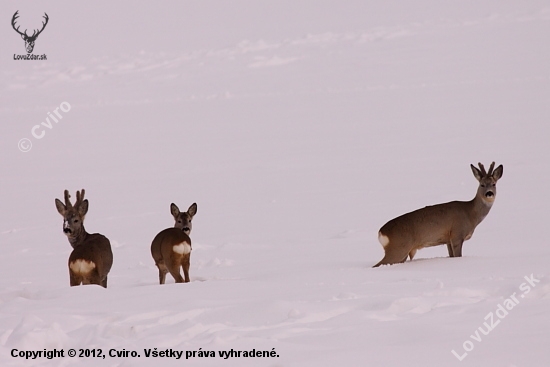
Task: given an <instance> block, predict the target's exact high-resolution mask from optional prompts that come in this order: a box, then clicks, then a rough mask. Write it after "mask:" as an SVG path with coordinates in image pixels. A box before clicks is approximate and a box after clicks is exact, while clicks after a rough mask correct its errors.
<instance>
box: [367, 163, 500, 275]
mask: <svg viewBox="0 0 550 367" xmlns="http://www.w3.org/2000/svg"><path fill="white" fill-rule="evenodd" d="M478 164H479V169H478V168H476V167H474V166H473V165H470V167H471V168H472V172H473V174H474V177H475V178H476V179H477V180H478V181H479V187H478V189H477V194H476V196H475V197H474V198H473V199H472V200H470V201H451V202H449V203H444V204H438V205H433V206H427V207H425V208H422V209H418V210H415V211H413V212H410V213H407V214H403V215H401V216H399V217H397V218H394V219H392V220H390V221H389V222H388V223H386V224H384V226H382V228H380V231H379V232H378V240H379V241H380V244H381V245H382V247H383V248H384V252H385V255H384V258H383V259H382V260H380V262H379V263H378V264H376V265H374V267H377V266H380V265H391V264H395V263H402V262H405V260H407V257H410V259H411V260H412V259H413V257H414V255H415V254H416V251H418V250H419V249H421V248H424V247H431V246H438V245H447V250H448V251H449V256H450V257H461V256H462V244H463V243H464V241H467V240H469V239H470V238H471V237H472V234H473V233H474V230H475V229H476V227H477V225H478V224H479V223H481V221H482V220H483V219H484V218H485V216H487V214H489V210H491V206H492V205H493V202H494V201H495V197H496V194H497V188H496V184H497V181H498V180H499V179H500V178H501V177H502V171H503V167H502V165H500V166H498V167H497V169H495V170H494V171H493V168H494V167H495V162H493V163H492V164H491V167H489V171H485V167H483V165H482V164H481V163H478Z"/></svg>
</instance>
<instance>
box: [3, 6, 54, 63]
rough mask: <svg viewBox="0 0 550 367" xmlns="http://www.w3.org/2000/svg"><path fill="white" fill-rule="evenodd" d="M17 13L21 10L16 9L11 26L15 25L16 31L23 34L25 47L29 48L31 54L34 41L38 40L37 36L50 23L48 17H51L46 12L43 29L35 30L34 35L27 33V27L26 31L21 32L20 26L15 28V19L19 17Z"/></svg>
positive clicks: (28, 51)
mask: <svg viewBox="0 0 550 367" xmlns="http://www.w3.org/2000/svg"><path fill="white" fill-rule="evenodd" d="M17 13H19V10H18V11H16V12H15V14H13V18H11V26H12V27H13V29H15V31H16V32H17V33H19V34H20V35H21V38H23V40H24V41H25V48H26V49H27V53H28V54H30V53H31V52H32V50H33V49H34V41H36V38H37V37H38V35H39V34H40V33H42V31H43V30H44V28H46V24H48V19H49V18H48V14H46V13H44V19H46V21H45V22H42V29H41V30H34V31H33V33H32V36H29V35H28V34H27V30H26V29H25V32H24V33H21V32H20V31H19V26H18V27H17V28H15V20H16V19H17V18H19V15H18V14H17Z"/></svg>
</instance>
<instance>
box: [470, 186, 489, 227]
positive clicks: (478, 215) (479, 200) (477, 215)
mask: <svg viewBox="0 0 550 367" xmlns="http://www.w3.org/2000/svg"><path fill="white" fill-rule="evenodd" d="M470 206H471V213H472V219H473V222H474V223H475V225H476V226H477V225H478V224H479V223H481V221H482V220H483V219H485V217H486V216H487V214H489V211H490V210H491V207H492V206H493V202H492V201H488V200H485V199H484V198H483V196H482V195H481V194H479V193H478V194H477V195H476V196H475V198H474V199H473V200H472V201H470Z"/></svg>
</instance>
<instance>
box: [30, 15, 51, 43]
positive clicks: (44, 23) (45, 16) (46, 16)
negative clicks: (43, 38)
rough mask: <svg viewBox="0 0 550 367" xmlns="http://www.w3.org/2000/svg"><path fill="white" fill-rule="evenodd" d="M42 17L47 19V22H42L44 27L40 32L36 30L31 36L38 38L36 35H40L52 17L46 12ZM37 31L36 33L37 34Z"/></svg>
mask: <svg viewBox="0 0 550 367" xmlns="http://www.w3.org/2000/svg"><path fill="white" fill-rule="evenodd" d="M42 18H44V19H46V22H42V29H41V30H39V31H38V33H36V30H35V31H33V33H32V36H31V38H36V37H38V35H39V34H40V33H42V31H43V30H44V28H46V24H48V20H49V19H50V18H49V17H48V14H46V13H44V16H43V17H42ZM25 32H26V31H25ZM35 33H36V35H35Z"/></svg>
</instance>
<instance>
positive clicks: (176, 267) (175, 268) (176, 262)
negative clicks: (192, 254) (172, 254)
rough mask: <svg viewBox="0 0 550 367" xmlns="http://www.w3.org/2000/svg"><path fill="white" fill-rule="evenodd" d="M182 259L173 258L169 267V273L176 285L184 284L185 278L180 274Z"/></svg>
mask: <svg viewBox="0 0 550 367" xmlns="http://www.w3.org/2000/svg"><path fill="white" fill-rule="evenodd" d="M180 266H181V257H178V258H172V259H171V261H170V264H169V266H168V271H169V272H170V274H172V276H173V277H174V280H175V281H176V283H183V277H182V276H181V274H180Z"/></svg>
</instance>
